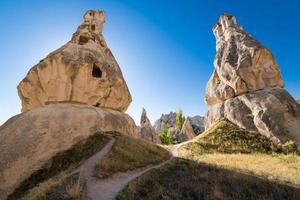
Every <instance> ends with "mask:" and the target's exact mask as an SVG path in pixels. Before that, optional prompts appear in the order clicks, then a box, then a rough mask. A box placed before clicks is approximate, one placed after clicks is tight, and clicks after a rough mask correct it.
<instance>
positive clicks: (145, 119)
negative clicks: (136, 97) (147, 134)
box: [140, 108, 151, 126]
mask: <svg viewBox="0 0 300 200" xmlns="http://www.w3.org/2000/svg"><path fill="white" fill-rule="evenodd" d="M145 124H151V122H150V120H149V119H148V116H147V112H146V109H145V108H143V111H142V115H141V121H140V125H141V126H144V125H145Z"/></svg>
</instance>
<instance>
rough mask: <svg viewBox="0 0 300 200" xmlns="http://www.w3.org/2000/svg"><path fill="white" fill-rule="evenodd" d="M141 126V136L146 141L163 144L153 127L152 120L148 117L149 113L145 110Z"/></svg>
mask: <svg viewBox="0 0 300 200" xmlns="http://www.w3.org/2000/svg"><path fill="white" fill-rule="evenodd" d="M140 126H141V128H140V134H141V137H142V138H143V139H144V140H147V141H149V142H154V143H161V142H160V139H159V138H158V135H157V134H156V133H155V130H154V128H153V126H152V125H151V122H150V120H149V119H148V117H147V112H146V110H145V109H144V108H143V111H142V115H141V121H140Z"/></svg>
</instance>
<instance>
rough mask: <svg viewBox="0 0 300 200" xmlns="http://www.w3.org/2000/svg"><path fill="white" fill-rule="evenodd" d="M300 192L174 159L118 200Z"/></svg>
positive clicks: (275, 195) (252, 196)
mask: <svg viewBox="0 0 300 200" xmlns="http://www.w3.org/2000/svg"><path fill="white" fill-rule="evenodd" d="M299 195H300V189H299V188H294V187H291V186H287V185H282V184H279V183H276V182H271V181H268V180H263V179H260V178H257V177H255V176H252V175H245V174H242V173H239V172H235V171H231V170H227V169H222V168H218V167H216V166H212V165H207V164H203V163H198V162H194V161H191V160H183V159H174V160H173V161H171V162H170V163H167V164H166V165H164V166H162V167H160V168H158V169H154V170H151V171H150V172H148V173H146V174H145V175H144V176H141V177H139V178H137V179H135V180H134V181H132V182H131V183H129V185H128V186H127V187H126V188H125V189H124V190H123V191H122V192H121V193H120V194H119V195H118V197H117V199H118V200H125V199H126V200H131V199H143V200H148V199H149V200H154V199H170V200H171V199H178V200H179V199H203V200H206V199H207V200H208V199H209V200H210V199H228V200H231V199H232V200H236V199H248V200H252V199H253V200H257V199H260V200H266V199H278V200H281V199H295V200H296V199H298V198H299Z"/></svg>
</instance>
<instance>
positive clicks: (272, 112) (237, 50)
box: [205, 14, 300, 146]
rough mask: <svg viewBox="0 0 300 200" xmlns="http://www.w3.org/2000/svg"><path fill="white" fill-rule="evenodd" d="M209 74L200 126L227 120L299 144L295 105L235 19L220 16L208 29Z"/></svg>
mask: <svg viewBox="0 0 300 200" xmlns="http://www.w3.org/2000/svg"><path fill="white" fill-rule="evenodd" d="M213 32H214V35H215V37H216V56H215V59H214V71H213V74H212V76H211V78H210V79H209V81H208V83H207V86H206V95H205V102H206V104H207V105H208V112H207V114H206V118H205V127H206V128H208V127H210V125H211V124H212V123H213V122H214V121H216V120H217V119H220V118H223V117H225V118H227V119H229V120H230V121H232V122H233V123H235V124H237V125H239V126H240V127H242V128H245V129H248V130H253V131H259V132H260V133H261V134H263V135H265V136H267V137H269V138H270V139H271V140H273V141H274V142H277V143H284V142H286V141H288V140H293V141H295V142H296V143H297V144H298V146H299V145H300V106H299V104H298V103H297V102H296V101H295V99H294V98H293V97H292V96H291V95H290V94H289V93H288V92H287V91H286V90H285V89H284V84H283V80H282V77H281V74H280V71H279V67H278V65H277V64H276V61H275V59H274V57H273V55H272V54H271V52H270V51H269V50H268V49H267V48H266V47H264V46H263V45H262V44H260V43H259V42H258V41H257V40H256V39H254V38H253V37H252V36H251V35H250V34H248V33H246V32H245V31H244V30H243V28H242V27H240V26H239V25H238V24H237V22H236V19H235V17H234V16H230V15H227V14H225V15H222V16H221V17H220V19H219V22H218V23H217V24H216V25H215V26H214V28H213Z"/></svg>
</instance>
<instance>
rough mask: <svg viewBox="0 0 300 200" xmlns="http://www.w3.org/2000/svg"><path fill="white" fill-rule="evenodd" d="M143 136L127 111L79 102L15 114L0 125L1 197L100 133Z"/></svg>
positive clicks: (48, 106) (53, 105) (4, 196)
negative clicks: (78, 144)
mask: <svg viewBox="0 0 300 200" xmlns="http://www.w3.org/2000/svg"><path fill="white" fill-rule="evenodd" d="M110 131H114V132H119V133H122V134H127V135H130V136H133V137H139V132H138V129H137V127H136V125H135V123H134V121H133V120H132V118H131V117H130V116H129V115H127V114H124V113H121V112H118V111H114V110H110V109H104V108H97V107H93V106H87V105H80V104H78V105H76V104H67V103H66V104H64V103H60V104H51V105H47V106H44V107H39V108H35V109H32V110H30V111H28V112H25V113H22V114H20V115H17V116H14V117H12V118H11V119H9V120H8V121H7V122H6V123H5V124H3V126H1V127H0V152H1V154H0V199H5V198H6V197H7V195H8V194H9V193H11V192H12V191H14V189H15V188H16V187H17V186H18V185H19V184H20V183H21V182H22V181H23V180H25V179H26V178H27V177H29V176H30V175H31V174H32V173H33V172H34V171H35V170H37V169H39V168H40V167H41V166H42V165H43V164H44V163H45V162H46V161H48V160H49V159H50V158H52V157H53V156H54V155H55V154H57V153H58V152H62V151H65V150H67V149H69V148H70V147H71V146H72V145H74V144H76V143H77V142H79V141H81V140H84V139H86V138H88V137H89V136H92V135H93V134H95V133H97V132H110Z"/></svg>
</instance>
